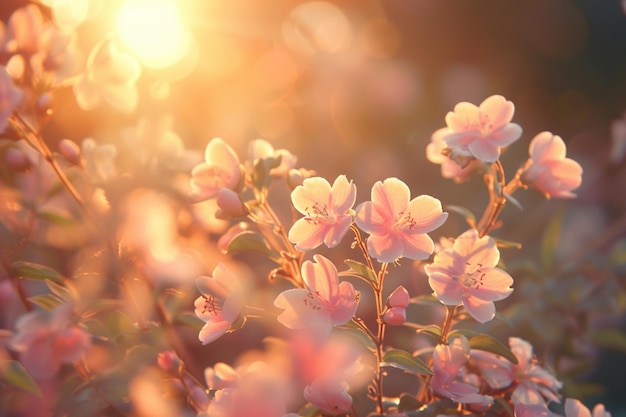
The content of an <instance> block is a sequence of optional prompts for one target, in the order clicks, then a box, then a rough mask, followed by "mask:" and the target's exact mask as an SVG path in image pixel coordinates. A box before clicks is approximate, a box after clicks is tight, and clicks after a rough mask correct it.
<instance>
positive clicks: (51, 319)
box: [11, 305, 91, 379]
mask: <svg viewBox="0 0 626 417" xmlns="http://www.w3.org/2000/svg"><path fill="white" fill-rule="evenodd" d="M71 316H72V306H70V305H62V306H59V307H57V308H55V309H54V310H53V311H52V312H45V311H32V312H30V313H26V314H24V315H23V316H21V317H20V318H19V319H18V320H17V322H16V329H17V334H16V335H15V337H14V338H13V339H12V340H11V347H12V348H13V349H14V350H16V351H18V352H19V353H20V361H21V362H22V364H23V365H24V367H26V369H27V370H28V372H30V374H31V375H32V376H33V377H34V378H37V379H48V378H51V377H53V376H54V375H55V374H56V373H57V372H58V370H59V369H60V367H61V364H63V363H71V362H73V361H76V360H78V359H80V357H81V356H82V355H83V353H85V352H86V351H87V350H88V349H89V348H90V347H91V339H90V336H89V333H87V332H86V331H85V330H83V329H82V328H80V327H78V326H76V325H74V324H72V323H71V319H72V317H71Z"/></svg>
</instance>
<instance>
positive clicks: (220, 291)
mask: <svg viewBox="0 0 626 417" xmlns="http://www.w3.org/2000/svg"><path fill="white" fill-rule="evenodd" d="M196 286H197V287H198V290H200V293H202V295H201V296H200V297H198V298H197V299H196V301H195V302H194V306H195V313H196V316H198V317H199V318H200V320H202V321H204V322H205V324H204V326H203V327H202V330H200V334H199V335H198V338H199V339H200V341H201V342H202V344H203V345H206V344H208V343H211V342H213V341H214V340H216V339H218V338H219V337H221V336H222V335H223V334H224V333H226V332H227V331H228V329H230V327H231V325H232V324H233V323H234V322H235V321H237V319H239V318H240V316H241V314H242V312H243V307H244V302H243V299H242V288H241V286H240V285H239V280H238V279H237V277H236V276H235V275H234V274H233V273H232V272H231V271H230V270H229V269H228V268H227V267H226V265H224V264H222V263H220V264H218V265H217V266H216V267H215V268H214V269H213V276H212V277H199V278H198V279H196Z"/></svg>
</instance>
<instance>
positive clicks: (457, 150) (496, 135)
mask: <svg viewBox="0 0 626 417" xmlns="http://www.w3.org/2000/svg"><path fill="white" fill-rule="evenodd" d="M514 112H515V106H514V105H513V103H512V102H510V101H507V100H506V99H505V98H504V97H502V96H498V95H495V96H491V97H488V98H486V99H485V100H484V101H483V102H482V103H480V106H478V107H477V106H476V105H474V104H471V103H467V102H461V103H459V104H457V105H456V106H455V107H454V111H451V112H448V114H447V115H446V124H447V125H448V128H449V129H450V132H449V133H447V134H446V135H445V136H444V137H443V140H444V142H445V143H446V145H447V147H448V148H450V151H451V153H452V154H453V155H454V154H457V155H459V156H472V157H474V158H476V159H479V160H481V161H483V162H495V161H497V160H498V158H499V157H500V149H501V148H503V147H505V146H508V145H510V144H511V143H513V142H515V141H516V140H517V139H519V138H520V136H521V135H522V128H521V127H520V126H519V125H518V124H517V123H511V119H512V118H513V113H514ZM453 159H454V156H453Z"/></svg>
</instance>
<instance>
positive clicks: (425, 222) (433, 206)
mask: <svg viewBox="0 0 626 417" xmlns="http://www.w3.org/2000/svg"><path fill="white" fill-rule="evenodd" d="M407 211H408V212H409V213H410V214H411V218H412V222H411V223H410V225H408V226H405V230H404V232H405V233H428V232H430V231H432V230H435V229H436V228H438V227H440V226H441V225H442V224H444V223H445V221H446V219H447V218H448V213H443V210H442V208H441V201H439V200H438V199H436V198H434V197H431V196H429V195H420V196H418V197H415V198H414V199H413V200H411V201H410V202H409V205H408V207H407ZM407 227H408V229H409V230H406V228H407Z"/></svg>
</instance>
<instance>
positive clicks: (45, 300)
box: [28, 294, 63, 311]
mask: <svg viewBox="0 0 626 417" xmlns="http://www.w3.org/2000/svg"><path fill="white" fill-rule="evenodd" d="M28 301H29V302H31V303H33V304H35V305H36V306H39V307H41V308H43V309H44V310H46V311H52V310H54V309H55V308H57V307H58V306H60V305H61V304H63V300H61V299H59V297H57V296H56V295H54V294H40V295H35V296H33V297H28Z"/></svg>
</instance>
